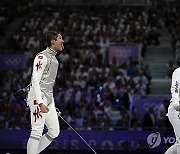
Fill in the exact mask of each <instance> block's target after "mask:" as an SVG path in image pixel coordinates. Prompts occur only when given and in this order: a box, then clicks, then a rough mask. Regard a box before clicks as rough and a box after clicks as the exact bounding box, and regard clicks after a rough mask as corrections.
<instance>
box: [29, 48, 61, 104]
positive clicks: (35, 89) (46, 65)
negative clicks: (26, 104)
mask: <svg viewBox="0 0 180 154" xmlns="http://www.w3.org/2000/svg"><path fill="white" fill-rule="evenodd" d="M55 55H56V52H55V51H53V50H52V49H50V48H46V50H44V51H42V52H40V53H39V54H37V55H36V57H35V59H34V63H33V73H32V78H31V88H30V91H29V93H28V97H29V99H30V97H32V96H35V98H36V100H37V103H38V104H40V103H43V102H44V99H43V97H46V100H47V105H48V104H50V103H51V102H52V99H53V86H54V83H55V79H56V75H57V70H58V65H59V63H58V61H57V59H56V57H55ZM27 100H28V98H27Z"/></svg>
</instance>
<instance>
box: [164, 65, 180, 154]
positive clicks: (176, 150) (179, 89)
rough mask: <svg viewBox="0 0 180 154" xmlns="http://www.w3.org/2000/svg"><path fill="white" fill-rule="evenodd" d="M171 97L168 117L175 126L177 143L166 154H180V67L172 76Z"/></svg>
mask: <svg viewBox="0 0 180 154" xmlns="http://www.w3.org/2000/svg"><path fill="white" fill-rule="evenodd" d="M171 96H172V97H171V100H170V105H169V107H168V113H167V115H168V118H169V121H170V122H171V124H172V126H173V129H174V133H175V136H176V142H175V144H174V145H173V146H171V147H170V148H169V149H168V150H167V151H166V153H165V154H180V118H179V117H178V115H179V112H180V103H179V102H180V67H179V68H177V69H176V70H175V71H174V72H173V75H172V82H171Z"/></svg>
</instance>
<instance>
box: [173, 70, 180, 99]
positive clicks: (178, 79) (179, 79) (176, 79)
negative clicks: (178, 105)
mask: <svg viewBox="0 0 180 154" xmlns="http://www.w3.org/2000/svg"><path fill="white" fill-rule="evenodd" d="M179 86H180V72H179V70H175V71H174V72H173V75H172V83H171V95H172V100H174V101H178V102H179V101H180V99H179V90H180V87H179Z"/></svg>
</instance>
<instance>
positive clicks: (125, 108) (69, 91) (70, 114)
mask: <svg viewBox="0 0 180 154" xmlns="http://www.w3.org/2000/svg"><path fill="white" fill-rule="evenodd" d="M29 7H31V6H29ZM159 9H160V10H161V11H159ZM165 10H166V9H165ZM165 10H163V8H162V6H160V8H158V7H157V6H156V5H155V4H154V3H152V4H151V5H150V8H149V12H146V11H145V10H140V11H139V10H137V9H136V10H131V9H124V10H117V9H115V10H114V9H112V8H111V9H109V10H108V11H107V10H106V9H100V10H99V9H97V8H95V7H93V8H89V10H83V9H81V10H61V9H60V10H58V9H54V8H51V7H47V8H46V10H44V9H37V10H36V9H35V10H34V11H31V12H30V13H28V12H27V14H25V15H24V16H23V22H22V23H21V25H20V27H19V28H18V29H17V30H16V32H15V33H14V34H13V36H12V37H11V38H10V39H9V40H8V41H7V44H6V46H5V47H4V49H3V52H4V53H10V52H12V51H13V53H20V52H21V53H24V54H25V55H26V57H28V58H27V59H26V64H25V66H24V69H23V70H19V71H4V72H1V74H0V78H1V81H0V90H1V93H0V98H6V97H7V96H9V95H10V94H11V93H12V92H15V91H17V90H18V89H21V88H23V87H25V86H27V85H28V84H29V83H30V78H31V73H32V63H33V59H34V56H35V55H36V54H37V53H38V52H40V51H42V50H43V49H44V48H45V47H46V44H45V41H44V39H43V37H42V36H44V34H45V33H46V32H47V31H48V30H52V29H55V30H60V31H61V32H62V36H63V39H64V41H65V43H64V44H65V50H64V52H63V53H61V54H58V55H57V59H58V60H59V62H60V66H59V70H58V76H57V79H56V85H55V88H54V97H55V102H56V106H57V107H58V108H59V109H60V110H61V111H62V116H63V117H64V118H65V119H66V120H67V121H68V122H69V123H71V124H72V125H73V126H75V127H76V128H77V129H87V130H92V129H110V130H113V129H115V128H119V129H134V130H135V129H137V130H142V127H151V128H153V127H155V126H157V119H156V118H155V117H154V119H151V120H152V121H153V122H152V125H150V126H149V125H146V120H142V119H140V118H139V117H138V115H137V113H136V108H135V106H133V105H132V102H133V100H134V99H136V98H141V97H144V96H145V95H146V94H149V93H150V92H151V88H150V85H151V78H152V77H151V72H150V70H149V68H148V65H147V64H143V63H142V65H140V64H139V62H137V61H134V59H133V58H132V57H129V60H128V61H127V62H125V63H119V62H118V61H117V59H116V58H114V59H113V61H112V62H109V60H108V47H109V45H110V44H136V45H140V46H141V53H142V54H141V57H143V56H144V53H145V51H146V46H147V45H159V44H160V42H159V36H160V35H161V32H162V31H164V30H168V28H169V26H170V25H169V24H168V23H169V22H170V21H171V20H173V19H171V17H172V16H171V14H172V12H173V11H174V7H173V8H172V10H171V9H170V10H169V12H168V11H165ZM173 15H174V14H173ZM169 16H170V17H169ZM4 17H5V16H4ZM169 18H170V19H169ZM169 20H170V21H169ZM7 21H8V19H7ZM9 44H11V45H9ZM25 95H26V94H25V93H24V92H21V93H19V94H17V95H12V96H11V97H10V98H8V99H6V100H4V101H3V103H1V104H0V127H6V128H12V127H14V126H15V127H16V128H17V129H19V128H20V126H28V125H29V124H30V122H29V120H30V118H29V109H28V107H27V106H26V102H25V100H24V98H25ZM164 109H165V110H166V107H164ZM114 110H116V111H118V116H119V119H116V120H117V121H115V122H114V119H113V118H114V117H113V111H114ZM151 112H152V111H151V109H150V110H149V111H148V112H147V114H148V113H151ZM163 113H164V111H163ZM153 114H155V113H153ZM163 116H164V118H165V115H164V114H163ZM151 117H152V116H150V118H151ZM144 118H145V119H146V118H147V117H144ZM61 125H62V128H66V125H65V124H63V123H62V124H61ZM164 126H165V125H163V127H164Z"/></svg>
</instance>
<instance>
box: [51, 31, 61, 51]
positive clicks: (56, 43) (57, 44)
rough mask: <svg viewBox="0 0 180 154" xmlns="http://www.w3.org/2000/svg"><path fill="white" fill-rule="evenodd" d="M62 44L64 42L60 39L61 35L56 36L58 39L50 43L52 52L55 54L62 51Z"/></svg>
mask: <svg viewBox="0 0 180 154" xmlns="http://www.w3.org/2000/svg"><path fill="white" fill-rule="evenodd" d="M63 43H64V40H63V38H62V35H61V34H58V37H57V38H56V40H53V42H52V45H53V48H54V50H55V51H56V52H58V51H62V50H63V49H64V45H63Z"/></svg>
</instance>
